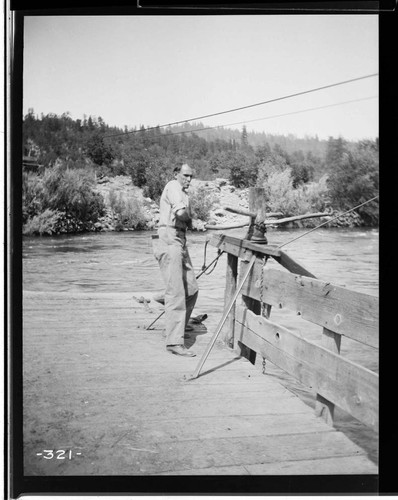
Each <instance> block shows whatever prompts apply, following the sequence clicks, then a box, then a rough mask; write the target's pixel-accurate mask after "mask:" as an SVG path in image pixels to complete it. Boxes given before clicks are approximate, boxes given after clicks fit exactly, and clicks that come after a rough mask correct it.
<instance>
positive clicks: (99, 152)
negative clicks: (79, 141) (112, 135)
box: [86, 133, 115, 165]
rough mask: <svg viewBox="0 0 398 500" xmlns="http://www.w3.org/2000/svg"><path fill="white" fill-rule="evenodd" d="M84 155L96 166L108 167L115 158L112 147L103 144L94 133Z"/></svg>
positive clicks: (100, 136) (101, 138) (99, 137)
mask: <svg viewBox="0 0 398 500" xmlns="http://www.w3.org/2000/svg"><path fill="white" fill-rule="evenodd" d="M86 154H87V156H88V157H89V158H90V159H91V160H92V161H93V162H94V163H95V164H96V165H110V164H111V162H112V160H113V159H114V157H115V154H114V151H113V148H112V146H111V145H108V144H105V141H104V138H103V136H102V134H100V133H95V134H94V135H93V136H92V137H91V138H90V139H89V141H88V144H87V149H86Z"/></svg>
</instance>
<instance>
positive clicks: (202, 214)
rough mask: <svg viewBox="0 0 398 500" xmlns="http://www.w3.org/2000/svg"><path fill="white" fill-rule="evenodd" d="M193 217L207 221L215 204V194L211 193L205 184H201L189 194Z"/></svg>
mask: <svg viewBox="0 0 398 500" xmlns="http://www.w3.org/2000/svg"><path fill="white" fill-rule="evenodd" d="M189 199H190V202H191V211H192V218H193V219H200V220H202V221H205V222H207V221H208V219H209V215H210V211H211V209H212V207H213V204H214V195H213V194H212V193H209V192H208V191H207V189H206V188H205V187H204V186H199V187H198V188H197V189H196V190H194V191H193V192H192V193H191V194H190V196H189Z"/></svg>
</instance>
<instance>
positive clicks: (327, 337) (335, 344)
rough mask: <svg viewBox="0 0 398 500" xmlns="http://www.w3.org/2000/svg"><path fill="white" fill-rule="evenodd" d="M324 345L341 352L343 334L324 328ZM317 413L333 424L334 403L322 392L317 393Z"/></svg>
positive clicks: (333, 350)
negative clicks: (322, 394)
mask: <svg viewBox="0 0 398 500" xmlns="http://www.w3.org/2000/svg"><path fill="white" fill-rule="evenodd" d="M322 346H323V347H324V348H325V349H327V350H328V351H331V352H335V353H336V354H340V347H341V335H339V334H338V333H334V332H332V331H330V330H328V329H327V328H324V329H323V335H322ZM315 413H316V415H319V416H320V417H322V418H323V420H324V421H325V422H326V423H328V424H330V425H333V419H334V404H333V403H332V402H331V401H328V400H327V399H325V398H324V397H323V396H321V394H317V395H316V402H315Z"/></svg>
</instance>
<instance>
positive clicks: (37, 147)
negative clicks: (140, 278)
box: [23, 110, 378, 225]
mask: <svg viewBox="0 0 398 500" xmlns="http://www.w3.org/2000/svg"><path fill="white" fill-rule="evenodd" d="M205 128H206V127H205V126H204V125H203V124H202V123H194V124H192V123H190V124H188V123H186V124H183V125H178V126H172V127H159V126H158V127H144V126H141V127H140V128H138V129H129V128H128V127H124V128H123V129H122V128H117V127H110V126H109V125H107V124H106V123H105V122H104V120H103V119H102V118H101V117H98V118H93V117H91V116H89V117H88V118H87V117H84V119H82V120H80V119H77V120H74V119H72V118H71V117H70V116H69V114H68V113H64V114H62V115H61V116H57V115H54V114H50V115H45V116H44V115H41V116H40V117H39V116H37V115H35V113H34V112H33V110H30V111H29V113H28V114H27V115H26V116H25V117H24V119H23V148H24V170H25V173H26V175H28V173H29V176H30V178H29V179H25V181H26V182H25V183H24V189H25V188H26V189H28V188H29V186H30V187H32V185H33V184H34V185H35V186H36V187H35V189H36V188H37V189H39V190H40V189H44V188H43V185H45V182H44V183H43V182H41V180H40V179H35V178H33V177H32V175H36V176H39V177H40V176H43V175H45V173H46V172H47V176H48V177H49V178H50V177H51V176H53V177H54V175H55V171H54V168H55V167H56V168H57V172H58V173H57V175H61V172H62V171H66V170H67V171H68V172H69V174H68V175H69V177H71V176H72V174H71V173H70V172H71V171H76V172H75V174H74V175H76V176H78V175H80V174H82V173H84V174H87V173H88V172H89V171H90V172H93V173H95V178H97V179H99V178H101V177H104V176H107V177H113V176H116V175H128V176H129V177H130V178H131V179H132V181H133V183H134V185H135V186H137V187H139V188H142V189H143V190H144V194H145V196H147V197H150V198H152V199H153V200H157V199H158V198H159V196H160V193H161V191H162V189H163V187H164V185H165V183H166V182H167V181H168V180H170V178H171V177H172V170H173V167H174V166H175V165H176V163H177V162H179V161H182V162H187V163H189V164H190V166H191V167H192V168H193V169H194V172H195V176H196V177H197V178H198V179H201V180H214V179H216V178H220V177H221V178H226V179H228V180H229V181H230V183H231V184H232V185H233V186H235V187H236V188H246V187H250V186H261V187H265V188H266V190H267V192H268V195H267V196H268V198H269V205H270V206H269V208H270V211H278V212H279V211H282V212H283V213H284V214H285V215H296V214H297V213H304V211H305V210H312V209H322V207H323V208H324V207H325V206H328V207H332V208H333V209H335V210H344V209H348V208H352V207H354V206H355V205H357V204H359V203H362V202H364V201H366V200H368V199H370V198H372V197H374V196H375V195H377V194H378V141H377V140H376V141H369V140H366V141H360V142H348V141H345V140H344V139H343V138H341V137H339V138H333V137H330V138H329V139H328V140H327V141H325V140H319V139H318V138H317V137H308V138H304V139H302V138H297V137H294V136H293V135H289V136H277V135H272V134H268V133H267V134H266V133H253V132H248V131H247V128H246V127H245V126H243V127H242V129H241V130H236V129H228V128H214V129H207V130H201V131H200V130H199V129H205ZM194 130H196V132H195V131H194ZM51 171H53V173H52V174H51ZM51 182H52V181H51ZM29 183H30V184H29ZM56 186H57V185H56V184H55V188H54V189H57V187H56ZM29 189H30V188H29ZM51 189H52V188H51ZM56 194H57V192H55V194H54V196H55V195H56ZM58 194H59V193H58ZM25 195H26V196H25ZM24 196H25V200H29V199H30V198H29V196H33V198H32V200H37V199H38V198H37V196H36V195H34V193H32V192H31V193H30V194H26V193H25V192H24ZM49 196H50V195H49ZM51 196H53V195H51ZM54 196H53V198H51V199H55V198H54ZM42 198H43V196H42ZM49 199H50V198H49ZM43 200H44V201H43ZM43 200H42V202H41V205H40V204H39V205H40V207H39V208H37V207H36V208H35V206H34V203H33V201H32V204H31V205H29V209H27V212H26V216H24V217H25V220H27V219H28V218H29V217H33V216H35V215H37V214H38V211H40V210H42V209H44V208H43V207H46V206H47V207H50V208H51V203H50V202H49V201H48V200H47V198H46V199H44V198H43ZM46 200H47V201H46ZM273 200H274V201H273ZM278 204H279V205H280V206H279V207H278V208H276V205H278ZM51 210H52V208H51ZM359 214H360V216H361V218H362V222H363V224H367V225H375V224H377V218H378V205H377V203H376V204H375V203H374V204H373V205H366V206H365V207H364V208H362V209H361V211H360V212H359Z"/></svg>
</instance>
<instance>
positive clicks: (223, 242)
mask: <svg viewBox="0 0 398 500" xmlns="http://www.w3.org/2000/svg"><path fill="white" fill-rule="evenodd" d="M210 244H211V245H213V246H215V247H217V248H219V249H220V250H223V251H224V252H227V253H230V254H232V255H235V256H236V257H239V258H247V252H246V251H247V250H250V251H254V252H257V253H258V254H260V255H270V256H272V257H279V256H280V255H281V250H278V248H276V246H275V245H263V244H260V243H253V242H252V241H249V240H243V239H241V238H236V237H235V236H227V235H225V234H212V235H211V238H210ZM249 258H250V256H249Z"/></svg>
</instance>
